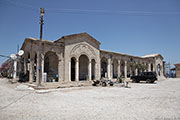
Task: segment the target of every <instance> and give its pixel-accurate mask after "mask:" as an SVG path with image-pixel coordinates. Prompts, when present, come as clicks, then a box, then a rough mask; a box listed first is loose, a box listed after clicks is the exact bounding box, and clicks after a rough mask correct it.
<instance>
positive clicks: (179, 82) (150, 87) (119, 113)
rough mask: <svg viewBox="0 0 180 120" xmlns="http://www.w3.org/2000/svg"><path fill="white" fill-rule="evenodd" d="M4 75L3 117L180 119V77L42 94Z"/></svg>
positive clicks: (0, 83)
mask: <svg viewBox="0 0 180 120" xmlns="http://www.w3.org/2000/svg"><path fill="white" fill-rule="evenodd" d="M17 85H19V83H18V84H10V83H9V82H7V79H2V78H0V120H180V79H165V80H161V81H158V82H157V83H155V84H146V83H131V84H130V87H131V88H124V87H121V86H120V85H116V86H114V87H92V86H89V87H74V88H61V89H56V90H52V92H45V93H44V94H43V93H41V94H38V92H37V91H36V90H24V91H17V90H16V89H15V88H16V86H17Z"/></svg>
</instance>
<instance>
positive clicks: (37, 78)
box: [36, 52, 39, 83]
mask: <svg viewBox="0 0 180 120" xmlns="http://www.w3.org/2000/svg"><path fill="white" fill-rule="evenodd" d="M36 61H37V63H36V83H38V81H39V52H38V53H37V60H36Z"/></svg>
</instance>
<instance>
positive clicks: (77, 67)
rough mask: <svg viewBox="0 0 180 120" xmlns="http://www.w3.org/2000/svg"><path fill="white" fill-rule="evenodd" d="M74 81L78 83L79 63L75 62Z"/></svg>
mask: <svg viewBox="0 0 180 120" xmlns="http://www.w3.org/2000/svg"><path fill="white" fill-rule="evenodd" d="M76 81H77V82H78V81H79V61H78V60H76Z"/></svg>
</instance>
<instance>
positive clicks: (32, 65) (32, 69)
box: [29, 53, 34, 83]
mask: <svg viewBox="0 0 180 120" xmlns="http://www.w3.org/2000/svg"><path fill="white" fill-rule="evenodd" d="M33 76H34V56H33V54H32V53H31V55H30V66H29V82H30V83H32V82H33Z"/></svg>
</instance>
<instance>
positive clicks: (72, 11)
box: [1, 0, 180, 16]
mask: <svg viewBox="0 0 180 120" xmlns="http://www.w3.org/2000/svg"><path fill="white" fill-rule="evenodd" d="M1 2H2V1H1ZM4 2H5V3H6V4H9V5H11V6H15V7H19V8H25V9H30V10H33V11H36V12H39V8H38V7H34V6H32V5H29V4H25V3H22V2H21V3H20V2H17V1H10V0H4ZM45 10H46V11H47V12H50V13H67V14H102V15H133V16H134V15H135V16H136V15H138V16H151V15H180V12H149V11H111V10H88V9H58V8H45Z"/></svg>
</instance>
